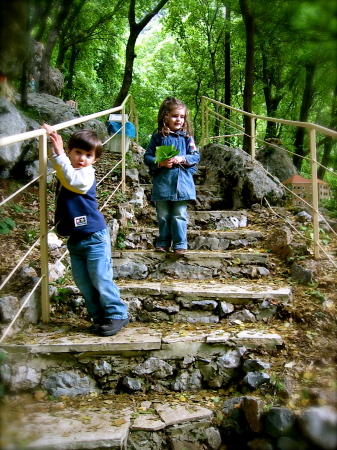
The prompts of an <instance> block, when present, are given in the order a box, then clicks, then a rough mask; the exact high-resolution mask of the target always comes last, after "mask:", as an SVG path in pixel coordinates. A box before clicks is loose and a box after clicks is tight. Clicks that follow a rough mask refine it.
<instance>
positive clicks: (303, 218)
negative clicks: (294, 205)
mask: <svg viewBox="0 0 337 450" xmlns="http://www.w3.org/2000/svg"><path fill="white" fill-rule="evenodd" d="M296 220H297V221H298V222H301V223H307V222H309V223H311V221H312V216H311V215H310V214H308V213H307V212H306V211H301V212H299V213H298V214H297V216H296Z"/></svg>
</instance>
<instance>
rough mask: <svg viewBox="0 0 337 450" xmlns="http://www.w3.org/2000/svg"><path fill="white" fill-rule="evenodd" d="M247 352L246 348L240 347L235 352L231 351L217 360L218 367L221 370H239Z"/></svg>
mask: <svg viewBox="0 0 337 450" xmlns="http://www.w3.org/2000/svg"><path fill="white" fill-rule="evenodd" d="M245 352H246V349H245V347H239V348H236V349H235V350H229V351H228V352H226V353H225V354H224V355H223V356H220V357H219V358H218V359H217V361H216V363H217V366H218V367H219V368H220V369H237V368H238V367H240V365H241V359H242V356H243V355H244V354H245Z"/></svg>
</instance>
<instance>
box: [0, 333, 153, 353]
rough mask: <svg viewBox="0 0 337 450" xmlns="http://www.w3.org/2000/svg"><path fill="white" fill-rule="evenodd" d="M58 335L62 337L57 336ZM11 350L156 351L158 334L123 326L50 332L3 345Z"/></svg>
mask: <svg viewBox="0 0 337 450" xmlns="http://www.w3.org/2000/svg"><path fill="white" fill-rule="evenodd" d="M60 334H61V336H60ZM1 348H3V349H4V350H6V351H10V352H27V353H39V354H42V353H69V352H74V353H84V352H100V353H105V352H122V351H137V350H139V351H142V350H158V349H160V348H161V333H160V332H156V331H154V330H151V331H149V330H148V329H146V328H145V327H139V328H138V327H137V328H136V327H125V328H123V329H122V330H121V331H120V332H119V333H118V334H116V335H115V336H107V337H101V336H96V335H93V334H88V333H86V334H85V333H68V334H67V335H64V334H62V333H61V332H57V331H53V332H51V333H48V332H43V333H37V334H35V335H33V336H29V342H28V343H27V344H24V345H21V344H2V345H1Z"/></svg>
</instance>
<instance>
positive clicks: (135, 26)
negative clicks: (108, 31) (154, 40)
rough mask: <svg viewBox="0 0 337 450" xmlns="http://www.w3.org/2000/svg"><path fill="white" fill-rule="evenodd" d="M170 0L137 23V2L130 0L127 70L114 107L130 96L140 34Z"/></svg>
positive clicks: (160, 4) (163, 0)
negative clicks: (136, 46)
mask: <svg viewBox="0 0 337 450" xmlns="http://www.w3.org/2000/svg"><path fill="white" fill-rule="evenodd" d="M168 1H169V0H160V1H159V3H158V4H157V5H156V6H155V7H153V8H152V10H151V11H150V12H149V13H147V14H146V15H145V16H144V17H143V19H141V20H140V21H139V22H138V23H137V22H136V0H130V5H129V15H128V17H129V27H130V34H129V38H128V42H127V44H126V50H125V68H124V77H123V82H122V86H121V88H120V91H119V93H118V95H117V98H116V100H115V103H114V106H119V105H120V104H121V103H122V102H123V100H124V99H125V97H126V96H127V95H128V92H129V89H130V86H131V83H132V75H133V63H134V59H135V58H136V56H137V55H136V53H135V45H136V41H137V38H138V36H139V34H140V32H141V31H142V30H143V29H144V28H145V27H146V25H147V24H148V23H149V22H150V20H151V19H152V18H153V17H154V16H155V15H156V14H158V12H159V11H160V10H161V9H162V8H163V7H164V6H165V5H166V3H167V2H168Z"/></svg>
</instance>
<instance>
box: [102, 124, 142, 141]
mask: <svg viewBox="0 0 337 450" xmlns="http://www.w3.org/2000/svg"><path fill="white" fill-rule="evenodd" d="M107 128H108V133H109V134H110V135H111V134H115V133H118V134H122V124H121V122H108V125H107ZM125 135H126V136H127V137H129V138H135V137H136V129H135V126H134V125H133V123H131V122H125Z"/></svg>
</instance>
